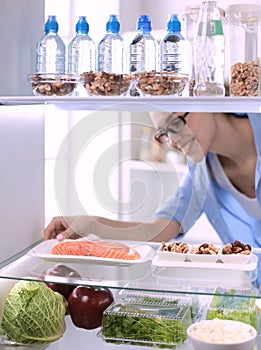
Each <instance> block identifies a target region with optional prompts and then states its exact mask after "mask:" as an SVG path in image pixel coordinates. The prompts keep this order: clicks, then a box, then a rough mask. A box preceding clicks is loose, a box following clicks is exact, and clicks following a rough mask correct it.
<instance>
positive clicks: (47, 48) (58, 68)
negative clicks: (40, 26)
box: [36, 16, 66, 74]
mask: <svg viewBox="0 0 261 350" xmlns="http://www.w3.org/2000/svg"><path fill="white" fill-rule="evenodd" d="M58 28H59V26H58V22H57V20H56V16H48V20H47V22H46V23H45V28H44V31H45V34H44V36H43V37H42V39H41V40H40V41H39V42H38V44H37V46H36V72H37V73H60V74H64V73H65V60H66V56H65V55H66V46H65V44H64V42H63V40H62V39H61V38H60V37H59V35H58Z"/></svg>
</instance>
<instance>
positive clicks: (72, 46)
mask: <svg viewBox="0 0 261 350" xmlns="http://www.w3.org/2000/svg"><path fill="white" fill-rule="evenodd" d="M75 29H76V35H75V37H74V38H73V39H72V40H71V42H70V43H69V45H68V73H70V74H82V73H83V72H88V71H90V70H92V71H94V70H95V69H96V62H95V59H96V47H95V44H94V41H93V40H92V39H91V38H90V36H89V35H88V33H89V24H88V22H87V20H86V17H85V16H80V17H79V20H78V22H77V24H76V26H75Z"/></svg>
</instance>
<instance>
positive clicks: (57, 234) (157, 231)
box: [44, 216, 180, 242]
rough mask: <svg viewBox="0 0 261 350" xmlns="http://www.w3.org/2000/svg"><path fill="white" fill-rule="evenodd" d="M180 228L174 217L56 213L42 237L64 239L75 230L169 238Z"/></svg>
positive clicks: (120, 236) (107, 236) (125, 237)
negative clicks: (115, 217) (116, 217)
mask: <svg viewBox="0 0 261 350" xmlns="http://www.w3.org/2000/svg"><path fill="white" fill-rule="evenodd" d="M179 232H180V224H179V223H178V222H177V221H173V220H169V219H165V218H155V219H153V220H152V221H150V222H133V221H118V220H111V219H107V218H104V217H98V216H74V217H72V216H70V217H61V216H58V217H55V218H53V219H52V221H51V222H50V224H49V225H48V226H47V227H46V229H45V231H44V239H51V238H57V239H60V240H62V239H66V238H69V237H71V236H72V235H74V234H78V235H81V236H86V235H87V234H94V235H97V236H98V237H100V238H104V239H112V240H114V239H115V240H116V239H118V240H119V239H122V240H133V241H156V242H161V241H169V240H170V239H172V238H174V237H176V236H177V235H178V234H179Z"/></svg>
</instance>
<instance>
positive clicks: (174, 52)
mask: <svg viewBox="0 0 261 350" xmlns="http://www.w3.org/2000/svg"><path fill="white" fill-rule="evenodd" d="M190 53H191V50H190V43H189V41H186V40H185V39H184V37H183V36H182V35H181V23H180V21H179V19H178V16H177V15H176V14H173V15H171V16H170V19H169V21H168V23H167V34H166V35H165V36H164V38H163V39H162V40H161V41H160V44H159V58H160V72H179V73H185V74H188V75H189V74H190V70H191V69H190V67H191V63H190Z"/></svg>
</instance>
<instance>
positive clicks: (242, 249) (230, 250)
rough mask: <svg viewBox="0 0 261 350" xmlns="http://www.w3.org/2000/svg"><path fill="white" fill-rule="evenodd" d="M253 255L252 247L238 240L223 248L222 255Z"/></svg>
mask: <svg viewBox="0 0 261 350" xmlns="http://www.w3.org/2000/svg"><path fill="white" fill-rule="evenodd" d="M250 253H251V245H250V244H244V243H242V242H240V241H238V240H235V241H234V242H232V243H227V244H225V245H224V246H223V248H222V254H242V255H249V254H250Z"/></svg>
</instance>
